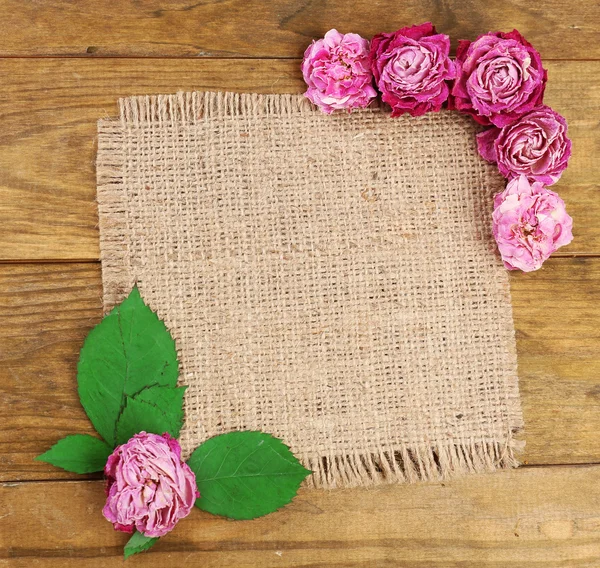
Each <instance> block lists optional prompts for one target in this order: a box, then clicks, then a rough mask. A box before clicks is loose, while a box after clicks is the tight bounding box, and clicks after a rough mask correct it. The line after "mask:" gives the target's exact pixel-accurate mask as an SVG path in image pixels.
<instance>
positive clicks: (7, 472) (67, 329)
mask: <svg viewBox="0 0 600 568" xmlns="http://www.w3.org/2000/svg"><path fill="white" fill-rule="evenodd" d="M599 278H600V259H568V258H558V259H552V260H550V261H548V262H547V263H546V264H545V265H544V268H543V269H542V270H540V271H538V272H536V273H531V274H517V275H514V277H513V278H512V294H513V303H514V312H515V327H516V330H517V337H518V355H519V359H518V360H519V376H520V388H521V392H522V400H523V406H524V414H525V424H526V428H525V433H524V435H523V436H522V438H524V439H525V440H526V441H527V445H526V449H525V453H524V454H523V456H522V459H523V460H525V461H526V462H528V463H530V464H545V463H549V464H553V463H570V464H574V463H588V462H600V437H599V436H598V431H600V350H599V349H598V345H599V340H600V329H599V328H598V325H597V322H598V321H599V320H600V287H598V279H599ZM557 306H559V307H557ZM100 317H101V282H100V267H99V265H98V264H14V265H8V264H6V265H0V353H1V355H2V357H1V363H2V364H1V365H0V389H1V390H0V416H2V417H3V419H2V422H1V427H0V428H1V429H0V443H1V444H2V446H1V450H0V464H1V467H0V480H4V481H15V480H28V479H74V478H78V476H76V475H73V474H69V473H67V472H62V471H61V470H58V469H56V468H54V467H52V466H50V465H48V464H44V463H41V462H34V461H33V457H34V456H36V455H38V454H40V453H42V452H43V451H45V450H46V449H47V448H48V447H49V446H50V445H52V444H53V443H55V442H56V441H57V440H59V439H60V438H62V437H63V436H66V435H67V434H70V433H90V432H92V426H91V424H90V422H89V420H88V419H87V417H86V415H85V413H84V412H83V409H82V408H81V406H80V404H79V399H78V397H77V393H76V364H77V358H78V353H79V349H80V347H81V345H82V342H83V339H84V338H85V335H86V334H87V332H88V331H89V329H90V328H91V327H92V326H93V325H94V324H95V323H97V322H98V321H99V320H100ZM557 329H560V332H558V331H557ZM599 514H600V513H599Z"/></svg>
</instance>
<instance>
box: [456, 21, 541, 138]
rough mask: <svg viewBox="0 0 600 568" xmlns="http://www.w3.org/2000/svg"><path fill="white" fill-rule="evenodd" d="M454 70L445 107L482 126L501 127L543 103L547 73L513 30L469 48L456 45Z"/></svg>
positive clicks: (464, 44) (484, 38) (482, 38)
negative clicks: (472, 118)
mask: <svg viewBox="0 0 600 568" xmlns="http://www.w3.org/2000/svg"><path fill="white" fill-rule="evenodd" d="M456 65H457V72H458V77H457V79H456V81H455V82H454V86H453V87H452V92H451V94H450V99H449V101H448V106H449V108H452V109H457V110H460V111H462V112H466V113H468V114H471V115H472V116H473V117H474V118H475V120H476V121H477V122H479V123H481V124H486V125H487V124H495V125H496V126H500V127H502V126H506V125H507V124H510V123H511V122H513V121H514V120H516V119H517V118H518V117H520V116H521V115H523V114H525V113H526V112H529V111H530V110H533V108H534V107H536V106H538V105H540V104H541V103H542V99H543V96H544V89H545V86H546V79H547V72H546V70H545V69H544V68H543V67H542V60H541V58H540V54H539V53H538V52H537V51H536V50H535V49H534V48H533V47H532V46H531V44H530V43H528V42H527V41H526V40H525V38H524V37H523V36H522V35H521V34H520V33H519V32H518V31H517V30H513V31H512V32H509V33H503V32H495V33H492V32H490V33H488V34H485V35H482V36H479V37H478V38H477V39H476V40H475V41H474V42H472V43H471V42H470V41H466V40H461V41H460V42H459V44H458V49H457V50H456Z"/></svg>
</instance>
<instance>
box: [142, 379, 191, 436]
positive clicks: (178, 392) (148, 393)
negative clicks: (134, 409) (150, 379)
mask: <svg viewBox="0 0 600 568" xmlns="http://www.w3.org/2000/svg"><path fill="white" fill-rule="evenodd" d="M186 389H187V386H185V387H178V388H171V387H161V386H159V385H154V386H151V387H148V388H145V389H144V390H141V391H140V392H139V393H138V394H136V395H135V396H134V397H133V398H134V399H135V400H137V401H143V402H147V403H148V404H152V405H153V406H156V407H157V408H159V409H160V410H161V411H162V412H164V413H165V414H166V415H167V418H168V420H169V424H170V427H169V433H171V432H174V433H172V434H171V435H172V436H173V437H175V438H177V437H179V431H180V430H181V428H182V427H183V395H184V394H185V391H186Z"/></svg>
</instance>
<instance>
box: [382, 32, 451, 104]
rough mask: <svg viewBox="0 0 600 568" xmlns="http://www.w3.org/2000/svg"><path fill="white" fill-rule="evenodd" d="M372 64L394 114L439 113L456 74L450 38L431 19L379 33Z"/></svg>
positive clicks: (383, 98)
mask: <svg viewBox="0 0 600 568" xmlns="http://www.w3.org/2000/svg"><path fill="white" fill-rule="evenodd" d="M371 65H372V67H373V76H374V77H375V83H376V84H377V88H378V89H379V90H380V91H381V94H382V97H381V98H382V100H383V102H385V103H388V104H389V105H390V106H391V107H392V116H400V115H402V114H404V113H406V112H408V113H409V114H411V115H412V116H420V115H422V114H425V113H426V112H430V111H434V112H437V111H439V110H440V109H441V108H442V104H443V103H444V102H445V101H446V99H447V98H448V94H449V92H450V89H449V86H448V81H450V80H451V79H454V77H455V76H456V69H455V66H454V63H453V62H452V60H451V59H450V38H449V37H448V36H447V35H444V34H438V33H436V31H435V26H433V25H432V24H431V23H430V22H427V23H425V24H420V25H418V26H412V27H406V28H402V29H400V30H398V31H396V32H394V33H390V34H378V35H376V36H375V37H374V38H373V39H372V40H371Z"/></svg>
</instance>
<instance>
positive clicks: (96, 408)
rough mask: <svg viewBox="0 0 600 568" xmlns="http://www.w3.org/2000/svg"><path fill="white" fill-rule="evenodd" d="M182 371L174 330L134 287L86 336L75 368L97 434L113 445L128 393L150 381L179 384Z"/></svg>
mask: <svg viewBox="0 0 600 568" xmlns="http://www.w3.org/2000/svg"><path fill="white" fill-rule="evenodd" d="M178 372H179V368H178V363H177V352H176V349H175V342H174V341H173V338H172V337H171V334H170V333H169V331H168V330H167V328H166V327H165V324H164V323H163V322H162V321H160V320H159V319H158V317H157V315H156V314H155V313H154V312H153V311H152V310H151V309H150V308H149V307H148V306H147V305H146V304H145V303H144V301H143V300H142V298H141V296H140V293H139V290H138V289H137V287H135V288H133V290H132V291H131V293H130V294H129V296H128V297H127V298H126V299H125V300H124V301H123V303H121V304H120V305H118V306H116V307H115V308H114V309H113V310H112V311H111V312H110V314H108V315H107V316H106V317H105V318H104V319H103V320H102V321H101V322H100V323H99V324H98V325H97V326H96V327H95V328H94V329H92V331H91V332H90V333H89V335H88V336H87V338H86V340H85V343H84V345H83V347H82V349H81V353H80V356H79V365H78V367H77V382H78V385H79V388H78V391H79V398H80V399H81V404H82V405H83V407H84V409H85V411H86V413H87V415H88V416H89V418H90V420H91V421H92V424H93V425H94V427H95V428H96V430H97V431H98V433H99V434H100V435H101V436H102V437H103V438H104V439H105V440H106V441H107V442H108V443H109V444H112V445H115V444H116V442H117V428H116V425H117V421H118V419H119V416H120V414H121V412H122V411H123V409H124V408H125V403H126V402H127V397H133V396H135V395H136V394H138V393H139V392H140V391H141V390H142V389H144V388H146V387H148V386H151V385H159V386H165V387H175V386H176V384H177V376H178ZM138 431H139V430H138Z"/></svg>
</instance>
